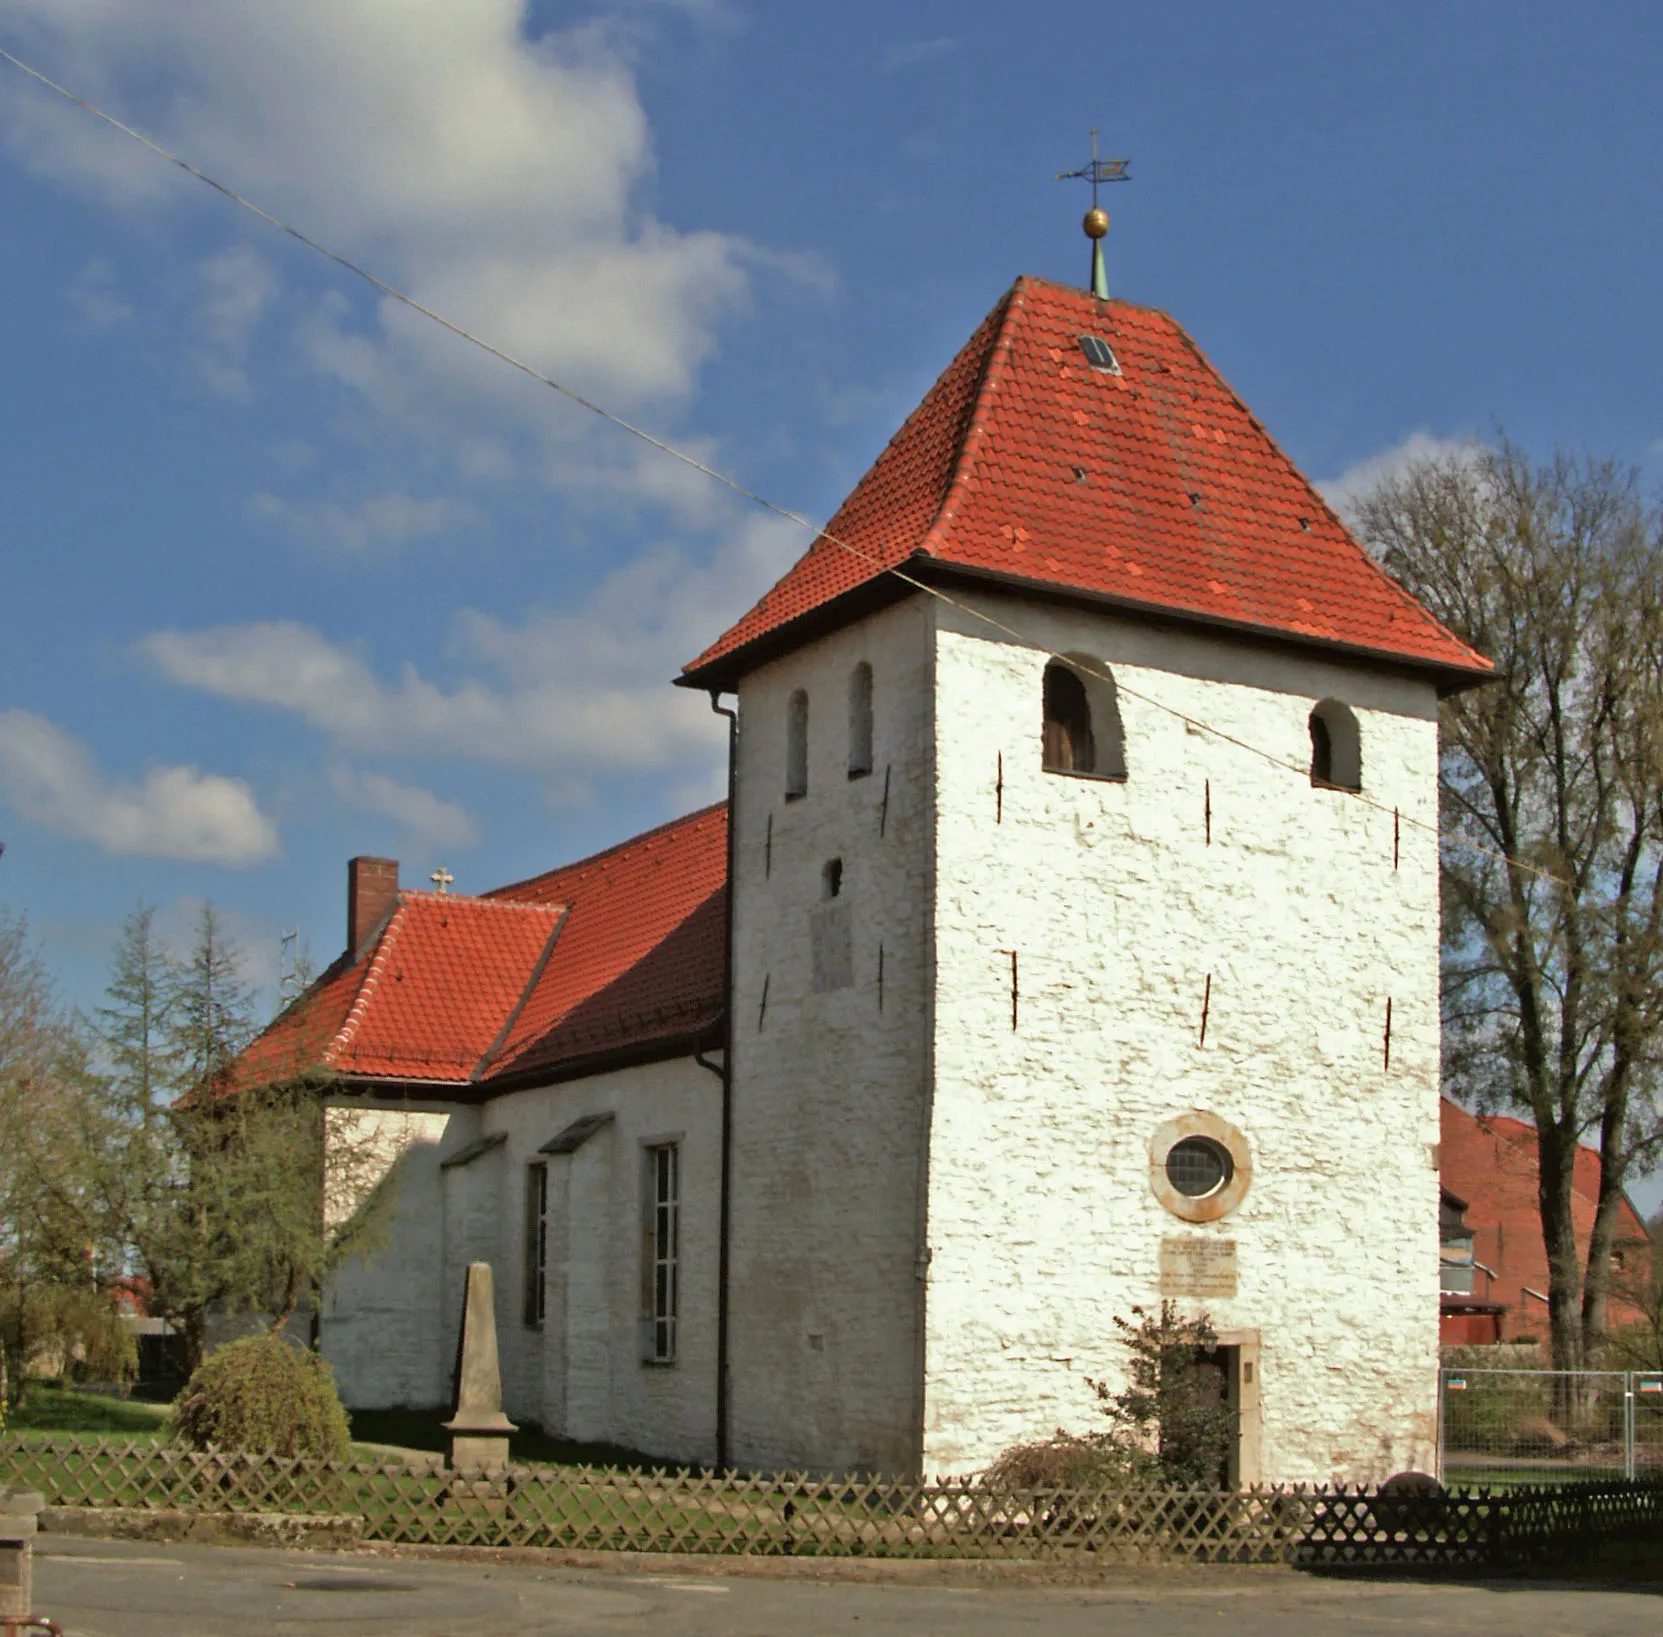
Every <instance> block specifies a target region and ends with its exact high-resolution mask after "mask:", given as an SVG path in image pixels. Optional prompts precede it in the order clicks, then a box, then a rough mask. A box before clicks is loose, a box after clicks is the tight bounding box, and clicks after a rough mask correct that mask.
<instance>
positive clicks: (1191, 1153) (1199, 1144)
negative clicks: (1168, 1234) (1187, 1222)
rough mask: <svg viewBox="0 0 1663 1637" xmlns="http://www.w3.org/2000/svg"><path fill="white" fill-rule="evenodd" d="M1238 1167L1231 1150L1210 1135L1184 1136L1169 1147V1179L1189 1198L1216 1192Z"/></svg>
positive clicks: (1167, 1158) (1167, 1174) (1204, 1196)
mask: <svg viewBox="0 0 1663 1637" xmlns="http://www.w3.org/2000/svg"><path fill="white" fill-rule="evenodd" d="M1235 1170H1236V1167H1235V1164H1234V1162H1233V1161H1232V1160H1231V1158H1230V1151H1229V1149H1227V1148H1226V1147H1225V1146H1224V1145H1223V1143H1216V1142H1214V1141H1212V1139H1211V1138H1209V1137H1185V1138H1184V1140H1183V1141H1182V1142H1176V1143H1174V1144H1173V1145H1172V1147H1171V1148H1169V1149H1168V1150H1167V1154H1166V1176H1167V1181H1168V1182H1170V1183H1171V1184H1172V1186H1173V1187H1174V1188H1176V1189H1177V1190H1178V1192H1179V1193H1181V1194H1183V1195H1184V1196H1185V1197H1186V1198H1189V1199H1206V1198H1208V1197H1209V1196H1210V1195H1212V1194H1216V1193H1217V1192H1218V1191H1219V1189H1220V1188H1222V1187H1223V1186H1224V1185H1225V1183H1227V1182H1228V1181H1229V1180H1230V1178H1231V1177H1232V1176H1234V1175H1235Z"/></svg>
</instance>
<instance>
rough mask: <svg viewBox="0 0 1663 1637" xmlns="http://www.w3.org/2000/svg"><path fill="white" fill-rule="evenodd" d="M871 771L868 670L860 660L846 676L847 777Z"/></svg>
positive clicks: (853, 777) (862, 775)
mask: <svg viewBox="0 0 1663 1637" xmlns="http://www.w3.org/2000/svg"><path fill="white" fill-rule="evenodd" d="M871 771H872V667H871V666H870V665H868V664H867V663H866V661H865V660H862V661H861V662H860V664H858V665H857V666H856V667H855V668H854V669H853V670H852V671H851V672H850V673H849V777H850V778H851V779H863V778H865V777H866V775H867V774H868V773H870V772H871Z"/></svg>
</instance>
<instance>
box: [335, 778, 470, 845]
mask: <svg viewBox="0 0 1663 1637" xmlns="http://www.w3.org/2000/svg"><path fill="white" fill-rule="evenodd" d="M330 784H331V785H332V786H333V787H334V790H335V794H336V795H338V796H339V797H340V798H341V800H342V801H344V802H346V803H347V805H348V806H350V807H358V808H362V809H363V810H364V811H365V812H370V813H380V814H382V815H383V816H384V817H386V818H390V819H392V820H393V822H394V823H395V824H397V825H398V827H399V829H400V830H402V831H403V832H404V833H405V834H406V835H408V836H409V837H410V838H411V839H412V840H413V841H415V842H417V843H419V844H420V845H422V846H424V847H427V848H429V849H431V850H444V849H447V848H453V849H456V850H464V849H466V848H469V847H472V846H474V845H475V844H476V843H477V842H478V840H479V826H478V825H477V824H476V823H475V822H474V819H473V815H472V814H471V813H469V812H468V811H467V810H466V809H465V808H462V807H459V806H458V805H457V804H456V803H455V802H450V801H444V800H441V798H440V797H438V796H436V795H434V794H433V792H432V791H431V790H424V789H422V788H421V787H420V786H419V785H413V784H400V783H399V782H398V780H396V779H390V778H388V777H387V775H386V774H385V773H376V772H373V771H370V770H368V769H365V770H355V769H353V768H349V767H337V768H336V769H335V770H334V772H333V773H332V774H331V775H330Z"/></svg>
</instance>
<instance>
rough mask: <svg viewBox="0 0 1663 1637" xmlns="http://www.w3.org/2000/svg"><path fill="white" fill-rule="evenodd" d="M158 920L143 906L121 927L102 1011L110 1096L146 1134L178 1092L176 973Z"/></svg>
mask: <svg viewBox="0 0 1663 1637" xmlns="http://www.w3.org/2000/svg"><path fill="white" fill-rule="evenodd" d="M155 916H156V910H155V906H154V905H151V904H143V903H141V904H140V905H139V906H138V908H137V909H135V910H134V911H133V912H132V914H131V915H129V916H128V917H127V919H126V920H125V921H123V922H122V923H121V933H120V935H119V937H118V938H117V941H116V946H115V952H114V955H113V956H112V958H111V965H110V982H109V986H108V987H107V988H106V990H105V994H106V996H107V997H108V1001H109V1004H108V1005H105V1006H101V1007H99V1009H98V1034H99V1040H100V1043H101V1044H102V1046H103V1050H104V1057H105V1060H106V1063H107V1064H108V1068H109V1074H110V1084H111V1091H112V1094H113V1096H114V1099H115V1100H116V1102H117V1103H118V1104H120V1105H122V1106H123V1107H124V1109H125V1111H126V1112H127V1113H128V1115H129V1117H130V1118H132V1119H133V1120H134V1121H136V1122H137V1123H138V1124H139V1125H140V1126H141V1127H143V1128H144V1129H146V1130H148V1129H150V1127H151V1125H152V1123H153V1121H154V1119H155V1116H156V1111H157V1110H158V1108H160V1107H161V1106H162V1105H164V1104H166V1103H169V1102H171V1101H172V1100H173V1097H174V1095H175V1093H176V1091H177V1090H178V1085H177V1075H176V1072H175V1063H174V1059H173V1056H172V1055H171V1053H170V1051H169V1022H170V1006H171V1002H172V999H173V996H174V988H175V981H176V973H175V970H174V967H173V964H172V963H171V962H170V961H169V960H168V958H167V952H166V950H165V949H164V948H163V947H162V943H161V940H160V939H159V938H158V937H157V936H156V931H155V926H154V921H155Z"/></svg>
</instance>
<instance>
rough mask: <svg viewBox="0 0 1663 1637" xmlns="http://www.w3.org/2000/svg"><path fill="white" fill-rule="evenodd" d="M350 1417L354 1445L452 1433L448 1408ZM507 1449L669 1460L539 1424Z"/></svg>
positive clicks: (616, 1462)
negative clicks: (571, 1437)
mask: <svg viewBox="0 0 1663 1637" xmlns="http://www.w3.org/2000/svg"><path fill="white" fill-rule="evenodd" d="M348 1419H349V1420H350V1421H351V1423H352V1441H353V1442H354V1443H355V1444H381V1445H386V1446H391V1447H393V1448H397V1449H423V1450H439V1451H446V1450H449V1448H450V1434H449V1433H448V1432H446V1431H445V1427H444V1423H445V1422H446V1421H448V1420H449V1419H450V1412H449V1411H448V1410H352V1411H350V1412H349V1414H348ZM508 1449H509V1453H510V1455H512V1457H513V1458H514V1459H515V1460H516V1461H532V1462H545V1463H548V1464H550V1465H554V1466H599V1467H613V1468H618V1469H621V1470H623V1471H626V1472H642V1471H647V1470H649V1469H652V1468H656V1467H660V1466H663V1465H664V1464H665V1463H663V1462H662V1461H652V1460H649V1459H648V1458H647V1457H646V1456H644V1455H641V1454H638V1453H637V1452H636V1451H634V1450H629V1449H621V1448H619V1447H618V1446H617V1445H615V1444H574V1443H571V1442H569V1441H568V1440H566V1439H564V1438H551V1437H549V1436H548V1434H547V1433H545V1432H543V1430H542V1429H541V1428H540V1427H535V1426H524V1427H521V1428H520V1430H519V1431H518V1432H516V1433H515V1434H514V1435H513V1436H512V1437H511V1438H510V1439H509V1440H508ZM680 1470H686V1469H680Z"/></svg>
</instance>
